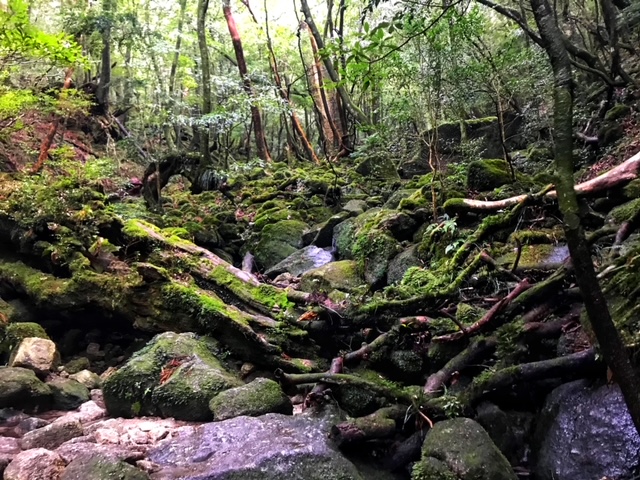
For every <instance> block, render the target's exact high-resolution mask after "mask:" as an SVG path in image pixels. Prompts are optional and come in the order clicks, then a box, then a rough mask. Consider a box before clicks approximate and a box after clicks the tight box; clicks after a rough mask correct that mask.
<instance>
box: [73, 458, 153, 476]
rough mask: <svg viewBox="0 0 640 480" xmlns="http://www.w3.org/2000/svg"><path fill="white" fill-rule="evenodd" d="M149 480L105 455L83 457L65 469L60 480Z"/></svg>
mask: <svg viewBox="0 0 640 480" xmlns="http://www.w3.org/2000/svg"><path fill="white" fill-rule="evenodd" d="M116 478H117V479H118V480H148V479H149V478H150V477H149V475H148V474H147V473H146V472H143V471H142V470H139V469H137V468H135V467H134V466H132V465H130V464H128V463H126V462H123V461H119V460H116V459H115V458H110V457H107V456H104V455H92V456H88V455H81V456H79V457H78V458H76V459H74V460H72V461H71V462H70V463H69V465H67V468H65V469H64V472H62V475H61V476H60V480H80V479H83V480H114V479H116Z"/></svg>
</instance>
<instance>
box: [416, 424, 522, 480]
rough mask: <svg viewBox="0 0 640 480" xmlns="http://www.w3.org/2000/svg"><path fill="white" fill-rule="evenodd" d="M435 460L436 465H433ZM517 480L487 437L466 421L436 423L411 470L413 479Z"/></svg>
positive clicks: (476, 425)
mask: <svg viewBox="0 0 640 480" xmlns="http://www.w3.org/2000/svg"><path fill="white" fill-rule="evenodd" d="M429 459H435V460H437V461H438V462H434V461H433V460H429ZM444 466H446V468H447V470H448V471H449V472H450V473H451V475H452V476H451V478H456V479H459V480H516V478H517V477H516V475H515V473H513V470H512V469H511V466H510V465H509V462H508V461H507V459H506V458H505V457H504V455H502V453H500V450H498V448H497V447H496V446H495V444H494V443H493V441H492V440H491V438H490V437H489V434H488V433H487V432H486V431H485V430H484V428H482V426H480V424H479V423H477V422H475V421H473V420H471V419H469V418H454V419H452V420H445V421H443V422H439V423H437V424H436V425H435V426H434V427H433V428H432V429H431V430H429V433H427V437H426V438H425V440H424V444H423V445H422V458H421V460H420V461H419V462H418V463H417V464H416V466H415V467H414V470H413V475H412V477H411V478H412V480H436V479H438V480H441V479H447V478H449V474H448V473H447V472H446V470H444V468H443V467H444Z"/></svg>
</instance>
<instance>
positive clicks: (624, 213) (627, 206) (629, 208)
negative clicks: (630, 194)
mask: <svg viewBox="0 0 640 480" xmlns="http://www.w3.org/2000/svg"><path fill="white" fill-rule="evenodd" d="M638 213H640V198H634V199H633V200H631V201H629V202H626V203H623V204H622V205H618V206H617V207H615V208H614V209H612V210H611V211H610V212H609V214H608V215H607V218H606V221H607V222H608V223H612V224H615V225H621V224H623V223H624V222H628V221H630V220H631V219H632V218H633V217H634V216H636V215H638Z"/></svg>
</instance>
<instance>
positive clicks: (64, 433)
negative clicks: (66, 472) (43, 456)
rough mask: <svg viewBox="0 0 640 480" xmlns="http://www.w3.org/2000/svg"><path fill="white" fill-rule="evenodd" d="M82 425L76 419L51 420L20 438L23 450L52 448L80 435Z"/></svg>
mask: <svg viewBox="0 0 640 480" xmlns="http://www.w3.org/2000/svg"><path fill="white" fill-rule="evenodd" d="M82 433H83V432H82V425H81V424H80V422H78V421H65V422H53V423H51V424H49V425H47V426H46V427H42V428H38V429H37V430H32V431H31V432H28V433H26V434H25V435H24V436H23V437H22V438H21V439H20V447H21V448H22V449H23V450H29V449H31V448H46V449H48V450H53V449H55V448H57V447H59V446H60V445H62V444H63V443H64V442H66V441H68V440H71V439H72V438H75V437H79V436H81V435H82Z"/></svg>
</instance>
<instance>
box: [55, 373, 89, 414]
mask: <svg viewBox="0 0 640 480" xmlns="http://www.w3.org/2000/svg"><path fill="white" fill-rule="evenodd" d="M47 385H49V387H51V391H52V392H53V408H55V409H56V410H74V409H76V408H78V407H79V406H80V405H82V404H83V403H84V402H88V401H89V400H90V398H91V395H90V394H89V389H88V388H87V387H86V386H84V385H83V384H82V383H80V382H78V381H77V380H73V379H71V378H58V379H55V380H52V381H51V382H47Z"/></svg>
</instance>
